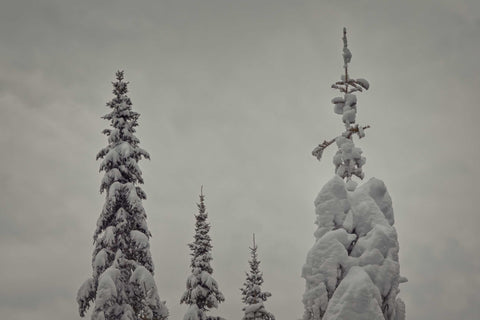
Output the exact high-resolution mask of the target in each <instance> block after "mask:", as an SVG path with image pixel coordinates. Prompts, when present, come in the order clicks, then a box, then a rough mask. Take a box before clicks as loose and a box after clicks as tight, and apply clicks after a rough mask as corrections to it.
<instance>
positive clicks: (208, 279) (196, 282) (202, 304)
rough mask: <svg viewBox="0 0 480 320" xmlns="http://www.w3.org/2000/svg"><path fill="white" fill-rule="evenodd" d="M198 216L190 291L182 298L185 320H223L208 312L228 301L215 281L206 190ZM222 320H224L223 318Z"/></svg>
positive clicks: (190, 244)
mask: <svg viewBox="0 0 480 320" xmlns="http://www.w3.org/2000/svg"><path fill="white" fill-rule="evenodd" d="M197 206H198V214H196V215H195V235H194V237H193V238H194V240H193V242H192V243H189V244H188V246H189V247H190V250H191V251H192V252H191V256H192V259H191V263H190V267H191V270H192V273H191V275H190V276H189V277H188V278H187V282H186V290H185V292H184V294H183V296H182V298H181V299H180V303H185V304H187V305H188V310H187V312H186V313H185V316H184V317H183V319H184V320H206V319H209V320H210V319H219V317H209V316H207V315H206V312H207V311H209V310H210V309H212V308H217V307H218V304H219V303H221V302H222V301H224V300H225V298H224V297H223V294H222V293H221V292H220V290H219V289H218V284H217V281H216V280H215V279H214V278H213V276H212V273H213V268H212V266H211V265H210V261H211V260H212V255H211V253H210V251H211V250H212V244H211V239H210V236H209V234H208V233H209V231H210V225H209V223H208V222H207V218H208V213H207V211H206V207H205V196H204V195H203V188H202V190H201V192H200V203H198V204H197ZM220 319H221V318H220Z"/></svg>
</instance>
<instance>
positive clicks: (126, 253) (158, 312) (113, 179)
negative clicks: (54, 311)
mask: <svg viewBox="0 0 480 320" xmlns="http://www.w3.org/2000/svg"><path fill="white" fill-rule="evenodd" d="M123 79H124V73H123V71H118V72H117V73H116V81H115V82H113V94H114V95H115V96H114V98H113V99H112V100H111V101H109V102H108V103H107V106H108V107H109V108H111V112H110V113H108V114H106V115H105V116H103V119H106V120H109V121H110V125H111V128H110V129H105V130H104V131H103V133H104V134H105V135H107V137H108V145H107V146H106V147H105V148H103V149H102V150H100V152H99V153H98V154H97V160H98V159H103V160H102V162H101V164H100V171H104V172H105V174H104V177H103V179H102V181H101V184H100V192H101V193H103V192H105V193H106V198H105V204H104V206H103V210H102V212H101V214H100V217H99V218H98V221H97V228H96V230H95V233H94V235H93V240H94V247H95V249H94V251H93V256H92V267H93V274H92V277H90V278H89V279H87V280H86V281H85V282H84V283H83V285H82V286H81V287H80V289H79V290H78V295H77V302H78V305H79V312H80V316H82V317H83V316H85V313H86V311H87V309H88V308H89V306H90V303H94V307H93V312H92V317H91V318H92V320H147V319H148V320H163V319H166V318H167V316H168V310H167V308H166V306H165V302H162V301H160V298H159V296H158V293H157V287H156V285H155V281H154V279H153V270H154V267H153V262H152V257H151V254H150V249H149V247H150V246H149V238H150V237H151V234H150V231H149V230H148V227H147V222H146V219H147V216H146V213H145V210H144V208H143V206H142V200H143V199H146V194H145V192H144V191H143V190H142V189H141V188H140V187H139V186H138V184H141V183H143V178H142V171H141V170H140V168H139V166H138V161H139V160H141V159H142V158H147V159H149V158H150V157H149V154H148V153H147V152H146V151H145V150H143V149H142V148H140V147H139V146H138V145H139V143H140V141H139V140H138V138H137V137H136V136H135V135H134V133H135V127H136V126H137V125H138V123H137V120H138V118H139V116H140V115H139V114H138V113H137V112H134V111H132V102H131V101H130V98H129V97H128V96H127V92H128V90H127V84H128V82H125V81H123Z"/></svg>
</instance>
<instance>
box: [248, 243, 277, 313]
mask: <svg viewBox="0 0 480 320" xmlns="http://www.w3.org/2000/svg"><path fill="white" fill-rule="evenodd" d="M257 248H258V247H257V245H256V244H255V234H254V235H253V247H250V255H251V257H252V258H251V260H249V261H248V263H249V264H250V273H248V272H247V273H246V276H247V277H246V280H245V282H244V283H243V288H241V289H240V290H241V291H242V301H243V303H245V304H246V305H247V306H246V307H244V308H243V311H244V312H245V315H244V316H243V320H275V316H274V315H273V314H271V313H270V312H268V311H267V310H265V307H264V306H263V302H265V301H267V298H268V297H270V296H271V295H272V294H271V293H270V292H267V291H264V292H262V288H261V286H262V284H263V273H262V272H260V269H259V266H260V261H259V260H258V256H257Z"/></svg>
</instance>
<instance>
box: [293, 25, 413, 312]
mask: <svg viewBox="0 0 480 320" xmlns="http://www.w3.org/2000/svg"><path fill="white" fill-rule="evenodd" d="M343 44H344V46H343V59H344V70H345V73H344V74H343V75H342V76H341V80H340V81H338V82H336V83H335V84H333V85H332V87H333V88H335V89H338V90H340V92H341V93H342V94H343V96H342V97H336V98H334V99H333V100H332V103H333V104H334V112H335V113H337V114H340V115H342V120H343V123H344V124H345V131H344V132H343V133H342V134H341V135H340V136H338V137H336V138H334V139H332V140H330V141H324V142H323V143H322V144H320V145H319V146H318V147H316V148H315V149H314V150H313V155H314V156H316V157H317V158H318V159H319V160H320V159H321V156H322V153H323V150H324V149H325V148H326V147H328V146H329V145H331V144H333V143H334V142H336V144H337V146H338V151H337V153H336V154H335V156H334V158H333V163H334V165H335V173H336V175H335V176H334V177H333V178H332V179H331V180H330V181H329V182H328V183H327V184H326V185H325V186H324V187H323V188H322V190H321V191H320V194H319V195H318V197H317V198H316V200H315V213H316V216H317V218H316V221H315V223H316V224H317V225H318V228H317V230H316V231H315V233H314V236H315V240H316V241H315V244H314V245H313V247H312V248H311V249H310V251H309V252H308V255H307V260H306V263H305V265H304V266H303V269H302V277H303V278H304V279H305V280H306V289H305V293H304V295H303V303H304V306H305V312H304V316H303V319H304V320H321V319H322V320H336V319H355V320H404V319H405V305H404V303H403V301H402V300H401V299H400V298H398V297H397V294H398V293H399V291H400V290H399V288H398V287H399V284H400V283H402V282H406V279H405V278H404V277H401V276H400V265H399V263H398V252H399V245H398V240H397V232H396V230H395V228H394V227H393V224H394V216H393V208H392V200H391V198H390V195H389V194H388V192H387V188H386V187H385V184H384V183H383V182H382V181H381V180H378V179H375V178H371V179H370V180H369V181H367V182H366V183H364V184H362V185H360V186H359V187H358V188H357V183H356V182H355V181H354V180H353V179H352V178H353V177H354V176H356V177H358V178H360V179H363V177H364V173H363V171H362V166H363V165H364V164H365V158H364V157H363V156H362V151H361V150H360V149H359V148H357V147H355V144H354V142H353V136H354V135H358V137H359V138H362V137H364V135H365V133H364V130H365V129H366V128H369V126H359V125H358V124H355V120H356V113H357V108H358V106H357V98H356V96H355V95H354V94H353V93H354V92H357V91H358V92H362V91H363V90H367V89H368V88H369V83H368V81H367V80H365V79H353V78H351V77H350V75H349V73H348V63H350V60H351V58H352V54H351V52H350V50H349V49H348V44H347V37H346V30H345V29H344V34H343Z"/></svg>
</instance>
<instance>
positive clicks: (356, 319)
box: [323, 267, 385, 320]
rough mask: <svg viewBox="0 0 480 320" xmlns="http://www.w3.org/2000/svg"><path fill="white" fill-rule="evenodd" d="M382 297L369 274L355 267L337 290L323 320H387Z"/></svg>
mask: <svg viewBox="0 0 480 320" xmlns="http://www.w3.org/2000/svg"><path fill="white" fill-rule="evenodd" d="M380 302H381V297H380V293H379V292H378V289H377V287H376V286H375V285H374V284H373V283H372V281H371V280H370V277H369V276H368V274H367V273H366V272H365V271H364V270H363V269H362V268H360V267H353V268H352V269H351V270H350V271H349V272H348V274H347V276H346V277H345V278H344V279H343V281H342V282H341V283H340V285H339V286H338V288H337V290H335V294H334V295H333V297H332V299H331V300H330V303H329V304H328V308H327V311H326V312H325V315H324V316H323V320H338V319H345V320H347V319H349V320H350V319H351V320H385V318H384V317H383V314H382V310H381V309H380Z"/></svg>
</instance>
